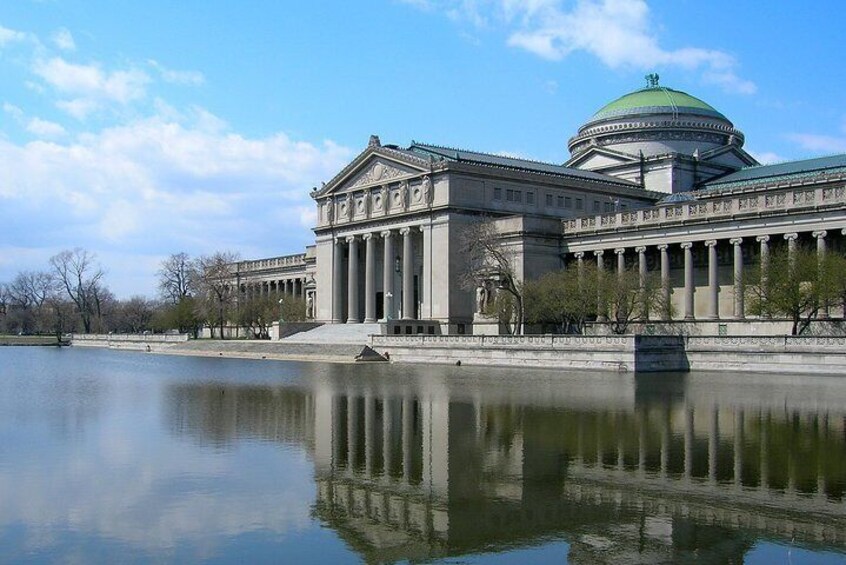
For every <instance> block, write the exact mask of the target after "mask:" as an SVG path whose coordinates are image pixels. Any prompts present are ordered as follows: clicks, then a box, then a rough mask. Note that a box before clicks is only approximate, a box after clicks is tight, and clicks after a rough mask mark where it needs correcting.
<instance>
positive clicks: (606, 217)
mask: <svg viewBox="0 0 846 565" xmlns="http://www.w3.org/2000/svg"><path fill="white" fill-rule="evenodd" d="M694 194H695V193H694ZM844 204H846V186H836V187H825V188H801V187H797V188H794V189H792V190H783V191H778V192H768V193H761V194H737V195H732V196H727V197H723V198H707V199H703V200H700V201H693V202H684V203H679V204H668V205H662V206H655V207H650V208H643V209H639V210H624V211H621V212H615V213H611V214H598V215H594V216H581V217H578V218H571V219H567V220H563V228H564V229H563V231H564V235H565V236H571V235H576V234H582V233H587V232H591V233H593V232H599V231H613V230H618V229H622V228H627V229H629V228H633V227H639V226H658V225H661V226H665V225H667V224H674V223H677V224H682V223H686V222H691V221H700V220H706V219H707V220H714V219H721V218H724V219H729V218H732V217H734V216H738V215H743V214H753V213H759V212H767V213H774V212H775V213H778V212H784V213H787V212H795V211H796V210H797V209H801V208H815V207H823V206H824V207H827V206H836V205H844Z"/></svg>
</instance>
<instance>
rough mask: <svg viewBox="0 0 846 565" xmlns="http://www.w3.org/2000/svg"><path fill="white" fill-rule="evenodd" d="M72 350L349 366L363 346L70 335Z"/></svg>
mask: <svg viewBox="0 0 846 565" xmlns="http://www.w3.org/2000/svg"><path fill="white" fill-rule="evenodd" d="M71 344H72V345H73V346H76V347H105V348H109V349H125V350H129V351H148V352H150V353H166V354H169V355H193V356H201V357H235V358H240V359H287V360H295V361H324V362H335V363H352V362H353V361H354V360H355V356H356V355H358V354H359V353H360V352H361V350H362V348H363V347H364V343H361V344H348V343H347V344H332V343H286V342H284V341H258V340H243V339H233V340H219V339H192V340H189V339H188V335H187V334H176V335H170V334H167V335H162V334H148V335H144V334H110V335H109V334H73V336H72V337H71Z"/></svg>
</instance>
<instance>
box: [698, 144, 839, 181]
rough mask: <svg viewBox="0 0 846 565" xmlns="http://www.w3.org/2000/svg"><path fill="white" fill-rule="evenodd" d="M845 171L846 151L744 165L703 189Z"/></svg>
mask: <svg viewBox="0 0 846 565" xmlns="http://www.w3.org/2000/svg"><path fill="white" fill-rule="evenodd" d="M840 171H842V172H846V153H844V154H841V155H831V156H829V157H817V158H815V159H803V160H801V161H787V162H785V163H777V164H775V165H759V166H756V167H746V168H745V169H740V170H739V171H736V172H734V173H729V174H728V175H726V176H724V177H721V178H719V179H716V180H713V181H710V182H707V183H705V184H704V185H703V188H705V189H713V190H718V189H723V188H730V187H734V186H742V185H745V184H757V183H761V182H771V181H776V180H779V181H780V180H788V179H791V178H797V177H807V176H815V175H820V174H825V173H831V172H840Z"/></svg>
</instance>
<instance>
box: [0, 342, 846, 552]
mask: <svg viewBox="0 0 846 565" xmlns="http://www.w3.org/2000/svg"><path fill="white" fill-rule="evenodd" d="M844 491H846V379H842V378H831V377H828V378H820V377H811V376H808V377H785V376H755V375H712V374H689V375H653V376H649V377H637V378H635V377H632V376H631V375H618V374H600V373H585V374H566V373H558V372H552V371H537V370H513V369H490V368H485V369H474V368H468V367H440V366H416V367H409V366H396V365H395V366H383V365H378V366H356V365H331V364H320V363H297V362H279V361H250V360H235V359H220V358H209V359H204V358H191V357H172V356H158V355H150V354H144V353H128V352H114V351H108V350H92V349H79V348H62V349H54V348H32V347H27V348H16V347H4V348H0V562H11V563H30V562H32V563H40V562H59V563H65V562H80V563H94V562H104V563H114V562H121V563H132V562H148V561H157V562H162V561H164V562H197V561H202V562H210V563H222V562H239V563H242V562H243V563H263V562H266V563H357V562H372V563H381V562H396V561H400V562H409V561H410V562H440V563H489V562H490V563H529V562H531V563H566V562H570V563H678V562H681V563H766V564H769V563H794V564H795V563H846V498H844Z"/></svg>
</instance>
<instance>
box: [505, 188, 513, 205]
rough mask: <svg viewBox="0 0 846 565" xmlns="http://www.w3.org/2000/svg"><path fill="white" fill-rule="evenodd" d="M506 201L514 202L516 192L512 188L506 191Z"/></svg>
mask: <svg viewBox="0 0 846 565" xmlns="http://www.w3.org/2000/svg"><path fill="white" fill-rule="evenodd" d="M505 199H506V200H507V201H509V202H514V191H513V190H511V189H510V188H509V189H507V190H506V191H505Z"/></svg>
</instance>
